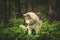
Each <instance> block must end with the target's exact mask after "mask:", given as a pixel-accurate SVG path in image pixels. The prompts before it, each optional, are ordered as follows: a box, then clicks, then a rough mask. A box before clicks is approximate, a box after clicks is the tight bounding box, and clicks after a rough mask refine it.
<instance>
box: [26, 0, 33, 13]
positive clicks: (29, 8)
mask: <svg viewBox="0 0 60 40" xmlns="http://www.w3.org/2000/svg"><path fill="white" fill-rule="evenodd" d="M30 11H32V9H31V4H30V0H25V12H30Z"/></svg>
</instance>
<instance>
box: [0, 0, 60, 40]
mask: <svg viewBox="0 0 60 40" xmlns="http://www.w3.org/2000/svg"><path fill="white" fill-rule="evenodd" d="M59 4H60V2H59V0H0V40H60V6H59ZM26 12H35V13H36V14H37V15H38V16H39V18H40V19H41V20H42V21H43V25H42V28H41V30H40V31H39V37H35V36H34V35H30V36H29V35H28V34H27V33H26V32H25V31H24V30H23V29H22V28H19V25H25V22H24V16H23V14H24V13H26Z"/></svg>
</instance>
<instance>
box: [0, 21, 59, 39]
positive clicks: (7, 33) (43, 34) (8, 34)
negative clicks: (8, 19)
mask: <svg viewBox="0 0 60 40" xmlns="http://www.w3.org/2000/svg"><path fill="white" fill-rule="evenodd" d="M22 26H23V25H22ZM0 39H1V40H7V39H9V40H60V21H54V22H52V23H51V24H48V22H47V21H45V22H43V25H42V27H41V29H40V31H39V37H36V36H35V35H28V34H27V31H24V30H23V28H21V27H19V28H18V27H12V28H11V27H8V28H5V29H2V30H0Z"/></svg>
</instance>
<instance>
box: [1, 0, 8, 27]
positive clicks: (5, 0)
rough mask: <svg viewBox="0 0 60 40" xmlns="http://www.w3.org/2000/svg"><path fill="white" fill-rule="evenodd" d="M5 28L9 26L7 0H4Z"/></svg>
mask: <svg viewBox="0 0 60 40" xmlns="http://www.w3.org/2000/svg"><path fill="white" fill-rule="evenodd" d="M2 11H3V14H4V26H5V27H6V26H7V25H8V13H7V0H3V10H2Z"/></svg>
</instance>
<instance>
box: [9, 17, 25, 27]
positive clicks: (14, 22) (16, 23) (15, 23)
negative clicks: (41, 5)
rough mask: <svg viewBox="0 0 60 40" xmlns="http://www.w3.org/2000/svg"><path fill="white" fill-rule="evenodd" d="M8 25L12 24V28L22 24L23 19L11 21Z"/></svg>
mask: <svg viewBox="0 0 60 40" xmlns="http://www.w3.org/2000/svg"><path fill="white" fill-rule="evenodd" d="M10 23H11V24H13V25H14V26H19V25H21V24H23V23H24V20H23V19H15V18H14V19H11V20H10Z"/></svg>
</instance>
